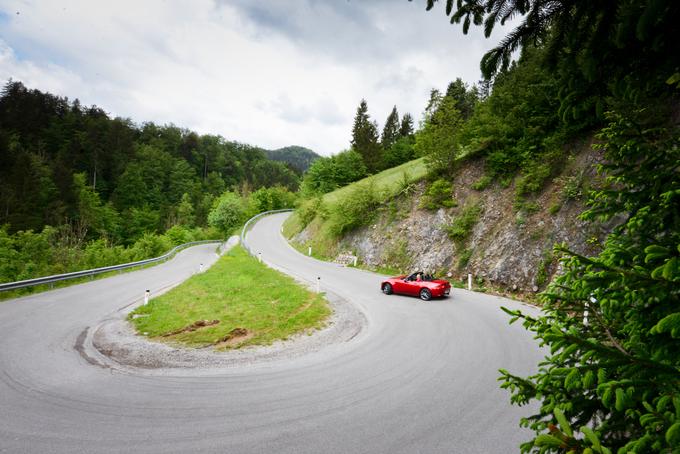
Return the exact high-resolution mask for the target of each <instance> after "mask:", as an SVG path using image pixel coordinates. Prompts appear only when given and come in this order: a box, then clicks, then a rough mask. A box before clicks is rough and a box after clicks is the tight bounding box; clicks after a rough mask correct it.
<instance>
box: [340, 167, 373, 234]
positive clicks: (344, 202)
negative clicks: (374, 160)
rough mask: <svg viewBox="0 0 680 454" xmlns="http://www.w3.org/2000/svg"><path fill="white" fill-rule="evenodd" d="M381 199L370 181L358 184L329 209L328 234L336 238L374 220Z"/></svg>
mask: <svg viewBox="0 0 680 454" xmlns="http://www.w3.org/2000/svg"><path fill="white" fill-rule="evenodd" d="M381 199H382V197H381V195H380V194H379V193H378V190H377V188H376V187H375V184H374V182H373V180H372V179H369V180H368V181H366V182H364V183H362V184H358V185H357V186H356V187H354V188H353V189H352V190H351V191H350V192H348V193H347V194H345V195H344V196H343V197H342V198H340V199H339V200H337V201H336V202H335V203H334V204H333V205H332V206H331V207H330V218H329V226H328V229H329V231H330V233H331V234H332V235H334V236H336V237H337V236H340V235H342V234H344V233H346V232H348V231H350V230H352V229H354V228H357V227H360V226H362V225H366V224H368V223H370V222H371V221H372V220H373V219H374V218H375V215H376V213H377V208H378V207H379V206H380V203H381V201H382V200H381Z"/></svg>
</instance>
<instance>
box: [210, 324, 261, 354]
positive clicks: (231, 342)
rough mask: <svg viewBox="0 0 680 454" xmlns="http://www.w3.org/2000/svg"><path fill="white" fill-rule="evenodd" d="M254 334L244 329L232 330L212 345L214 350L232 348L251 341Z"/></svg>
mask: <svg viewBox="0 0 680 454" xmlns="http://www.w3.org/2000/svg"><path fill="white" fill-rule="evenodd" d="M254 335H255V333H253V332H251V331H248V330H247V329H245V328H234V329H232V330H231V331H229V333H228V334H227V335H226V336H224V337H223V338H222V339H220V340H219V341H218V342H216V343H215V344H214V347H215V348H216V349H220V348H234V347H236V346H238V345H239V344H241V343H243V342H245V341H247V340H248V339H251V338H252V337H253V336H254Z"/></svg>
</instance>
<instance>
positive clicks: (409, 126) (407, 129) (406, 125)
mask: <svg viewBox="0 0 680 454" xmlns="http://www.w3.org/2000/svg"><path fill="white" fill-rule="evenodd" d="M412 135H413V117H412V116H411V114H410V113H405V114H404V116H403V117H402V119H401V125H400V126H399V137H410V136H412Z"/></svg>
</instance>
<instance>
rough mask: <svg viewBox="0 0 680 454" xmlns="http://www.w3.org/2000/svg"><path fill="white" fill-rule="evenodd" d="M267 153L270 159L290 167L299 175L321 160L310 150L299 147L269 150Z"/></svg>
mask: <svg viewBox="0 0 680 454" xmlns="http://www.w3.org/2000/svg"><path fill="white" fill-rule="evenodd" d="M266 153H267V157H268V158H269V159H273V160H274V161H280V162H283V163H284V164H287V165H289V166H290V167H291V168H292V169H293V170H295V172H296V173H298V174H302V173H303V172H305V171H306V170H307V169H309V166H310V165H312V163H313V162H314V161H316V160H317V159H319V158H320V156H319V155H318V154H316V153H315V152H313V151H312V150H310V149H309V148H305V147H300V146H297V145H293V146H289V147H283V148H279V149H277V150H267V151H266Z"/></svg>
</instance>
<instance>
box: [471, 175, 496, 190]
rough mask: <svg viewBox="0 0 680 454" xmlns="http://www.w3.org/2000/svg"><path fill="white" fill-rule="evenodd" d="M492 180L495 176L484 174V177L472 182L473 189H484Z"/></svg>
mask: <svg viewBox="0 0 680 454" xmlns="http://www.w3.org/2000/svg"><path fill="white" fill-rule="evenodd" d="M492 181H493V177H492V176H491V175H484V176H483V177H482V178H480V179H479V180H477V181H476V182H474V183H473V184H472V189H474V190H475V191H483V190H484V189H486V188H488V187H489V185H490V184H491V182H492Z"/></svg>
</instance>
